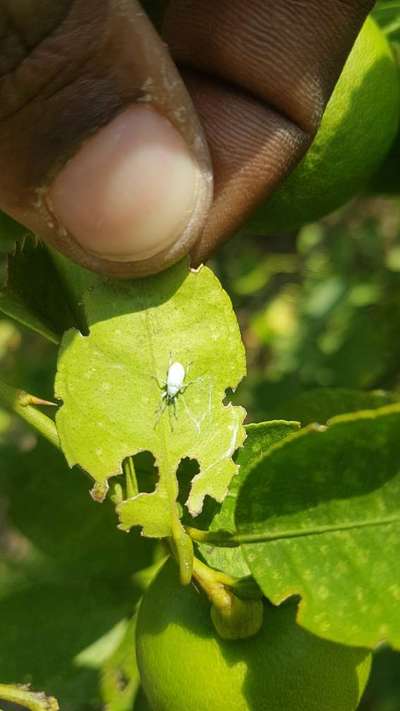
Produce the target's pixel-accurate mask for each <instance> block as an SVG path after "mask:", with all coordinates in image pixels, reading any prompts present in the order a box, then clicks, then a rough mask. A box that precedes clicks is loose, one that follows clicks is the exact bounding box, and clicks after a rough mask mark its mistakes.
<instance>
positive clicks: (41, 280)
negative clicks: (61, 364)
mask: <svg viewBox="0 0 400 711" xmlns="http://www.w3.org/2000/svg"><path fill="white" fill-rule="evenodd" d="M0 311H2V312H3V313H4V314H6V315H7V316H9V317H11V318H13V319H15V320H16V321H18V322H19V323H22V324H23V325H24V326H26V327H27V328H30V329H31V330H33V331H35V332H36V333H39V334H40V335H41V336H44V337H45V338H47V339H48V340H50V341H52V342H53V343H59V341H60V338H61V336H62V334H63V332H64V331H65V330H66V329H67V328H71V326H73V325H74V323H75V321H74V318H73V315H72V312H71V310H70V308H69V305H68V299H67V298H66V294H65V289H64V288H63V284H62V282H61V280H60V277H59V275H58V273H57V271H56V268H55V266H54V264H53V262H52V260H51V257H50V255H49V252H48V250H47V248H46V247H44V246H43V245H40V244H37V245H35V243H34V242H33V240H32V239H30V238H27V239H25V240H23V241H22V242H19V243H18V244H17V246H16V248H15V251H14V252H13V253H12V254H10V255H9V257H8V269H7V280H6V284H5V285H4V286H3V287H2V288H1V289H0Z"/></svg>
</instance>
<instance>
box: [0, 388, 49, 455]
mask: <svg viewBox="0 0 400 711" xmlns="http://www.w3.org/2000/svg"><path fill="white" fill-rule="evenodd" d="M0 404H1V405H2V406H3V407H5V408H6V409H7V410H11V411H12V412H14V413H15V414H16V415H18V416H19V417H21V419H23V420H24V421H25V422H26V423H27V424H28V425H30V426H31V427H33V428H34V429H35V430H36V432H38V433H39V434H41V435H42V437H45V438H46V439H47V440H48V442H50V443H51V444H52V445H54V447H57V448H58V449H59V448H60V443H59V439H58V434H57V429H56V426H55V424H54V422H53V420H52V419H51V418H50V417H47V415H45V414H44V413H43V412H40V410H37V409H36V407H34V405H54V403H50V402H48V401H47V400H42V399H41V398H37V397H35V396H34V395H30V394H29V393H26V392H24V391H23V390H18V389H17V388H13V387H11V385H7V384H6V383H4V382H3V381H2V380H0Z"/></svg>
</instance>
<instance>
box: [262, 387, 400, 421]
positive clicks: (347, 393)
mask: <svg viewBox="0 0 400 711" xmlns="http://www.w3.org/2000/svg"><path fill="white" fill-rule="evenodd" d="M395 401H396V396H395V395H394V394H393V393H388V392H384V391H383V390H372V391H362V390H349V389H348V388H313V389H312V390H306V391H304V392H301V393H299V394H298V395H296V396H295V397H293V398H290V399H287V400H285V401H284V402H283V403H280V405H279V407H275V408H274V409H273V412H272V414H273V415H274V417H276V418H280V417H281V416H282V413H283V412H285V416H286V417H290V418H291V419H293V420H298V421H299V422H301V424H302V425H303V426H304V425H308V424H311V423H312V422H318V423H319V424H321V425H322V424H325V422H327V421H328V420H330V419H331V418H332V417H336V416H337V415H345V414H349V413H350V412H357V411H359V410H372V409H375V408H378V407H384V406H385V405H390V404H392V403H394V402H395Z"/></svg>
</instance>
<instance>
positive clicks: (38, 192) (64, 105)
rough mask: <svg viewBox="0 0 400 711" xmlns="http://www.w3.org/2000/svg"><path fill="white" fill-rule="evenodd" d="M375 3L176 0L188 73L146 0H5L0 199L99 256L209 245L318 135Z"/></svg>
mask: <svg viewBox="0 0 400 711" xmlns="http://www.w3.org/2000/svg"><path fill="white" fill-rule="evenodd" d="M372 5H373V2H372V0H346V1H344V0H248V2H246V3H245V2H243V0H217V2H215V1H214V2H212V1H211V0H171V1H170V2H169V3H168V8H167V11H166V14H165V18H164V25H163V33H162V34H163V37H164V38H165V40H166V41H167V43H168V45H169V48H170V51H171V54H172V56H173V58H174V60H175V62H176V63H177V66H178V67H179V70H180V73H178V71H177V69H176V67H175V65H174V63H173V62H172V61H171V59H170V56H169V53H168V51H167V47H166V45H164V44H163V42H162V41H161V40H160V38H159V36H158V35H157V33H156V32H155V31H154V29H153V28H152V26H151V24H150V22H149V21H148V20H147V17H146V16H145V14H144V13H143V11H142V9H141V7H140V6H139V4H138V2H137V1H136V0H18V2H15V0H0V24H1V37H2V39H1V42H0V67H1V79H0V99H1V101H0V112H1V120H0V166H1V177H0V207H1V208H2V209H3V210H4V211H5V212H7V213H8V214H10V215H11V216H13V217H14V218H15V219H16V220H18V221H19V222H21V223H22V224H23V225H25V226H26V227H27V228H29V229H30V230H32V231H33V232H35V233H36V234H38V235H39V236H40V237H41V238H42V239H43V240H45V241H47V242H48V243H49V244H51V245H53V246H54V247H56V248H57V249H59V250H60V251H61V252H63V253H64V254H66V255H67V256H69V257H71V258H72V259H73V260H75V261H77V262H79V263H80V264H82V265H84V266H86V267H88V268H90V269H93V270H95V271H99V272H105V273H108V274H111V275H115V276H121V277H123V276H125V277H126V276H131V275H140V274H147V273H151V272H157V271H160V270H162V269H164V268H165V267H167V266H168V265H169V264H171V263H173V262H174V261H177V260H178V259H179V258H180V257H182V256H183V255H184V254H187V253H190V254H191V259H192V263H193V264H198V263H199V262H201V261H204V260H205V259H206V258H207V257H208V255H209V254H210V253H211V252H212V251H213V250H214V249H215V248H216V246H217V245H218V244H219V243H220V242H222V241H223V240H225V239H226V238H227V237H228V236H229V235H230V234H232V232H234V231H235V230H236V229H237V228H238V227H240V225H241V224H242V223H243V221H244V220H245V219H246V217H247V215H248V214H250V213H251V211H252V209H254V207H255V206H256V205H257V204H258V203H259V202H260V201H262V200H263V199H265V198H266V197H268V195H269V194H270V193H271V192H272V191H273V190H274V189H275V188H276V187H277V185H279V183H280V182H281V180H282V179H283V178H284V177H285V176H286V175H287V173H288V172H289V171H290V170H291V169H292V168H293V167H294V166H295V165H296V163H297V162H298V160H299V159H300V158H301V156H302V155H303V154H304V152H305V151H306V149H307V147H308V146H309V144H310V142H311V140H312V137H313V135H314V134H315V132H316V130H317V128H318V124H319V121H320V118H321V115H322V113H323V110H324V107H325V105H326V103H327V101H328V99H329V96H330V94H331V92H332V89H333V87H334V84H335V82H336V80H337V78H338V76H339V74H340V71H341V68H342V66H343V64H344V61H345V59H346V56H347V54H348V52H349V51H350V49H351V46H352V44H353V42H354V39H355V37H356V35H357V33H358V31H359V29H360V27H361V24H362V22H363V20H364V18H365V16H366V14H367V13H368V11H369V10H370V9H371V7H372ZM182 79H183V80H184V82H185V84H186V87H187V89H188V91H189V93H188V92H187V90H186V89H185V85H184V83H183V80H182ZM189 94H190V96H189ZM190 97H191V98H190ZM192 102H193V103H194V107H195V109H194V108H193V104H192ZM210 155H211V159H210ZM211 166H212V167H211ZM213 179H214V190H213Z"/></svg>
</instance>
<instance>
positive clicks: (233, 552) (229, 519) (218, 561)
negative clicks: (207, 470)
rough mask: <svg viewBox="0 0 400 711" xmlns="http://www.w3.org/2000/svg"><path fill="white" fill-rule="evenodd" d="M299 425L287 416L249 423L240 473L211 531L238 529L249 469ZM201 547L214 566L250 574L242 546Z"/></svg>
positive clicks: (226, 571)
mask: <svg viewBox="0 0 400 711" xmlns="http://www.w3.org/2000/svg"><path fill="white" fill-rule="evenodd" d="M298 428H299V424H298V423H297V422H285V421H283V420H282V421H272V422H260V423H258V424H255V425H247V427H246V433H247V439H246V441H245V443H244V446H243V448H242V449H241V450H240V451H239V455H238V457H237V460H236V461H237V464H238V465H239V473H238V474H237V475H236V476H234V477H233V479H232V482H231V485H230V487H229V491H228V494H227V496H226V498H225V500H224V502H223V504H222V507H221V510H220V511H219V512H218V514H217V515H216V516H215V517H214V518H213V520H212V523H211V525H210V527H209V531H210V532H212V533H215V534H216V535H218V533H221V534H222V535H224V534H226V533H235V531H236V525H235V507H236V501H237V496H238V493H239V490H240V487H241V485H242V484H243V482H244V481H245V480H246V478H247V476H248V474H249V471H250V470H251V469H252V468H253V467H254V466H255V465H256V464H257V463H258V462H259V461H260V459H262V458H263V457H264V456H265V455H266V453H267V452H268V450H269V449H270V447H272V446H273V445H274V444H276V443H277V442H279V441H281V440H282V439H284V438H285V437H287V436H288V435H289V434H292V433H293V432H294V431H296V430H297V429H298ZM200 550H201V553H202V556H203V557H204V559H205V560H206V562H207V563H208V565H210V566H212V567H213V568H217V569H218V570H222V571H223V572H224V573H227V574H228V575H232V576H235V577H238V578H241V577H245V576H246V575H249V574H250V571H249V568H248V566H247V563H246V561H245V559H244V556H243V553H242V551H241V549H240V548H217V547H215V546H210V545H207V544H203V545H201V546H200Z"/></svg>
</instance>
